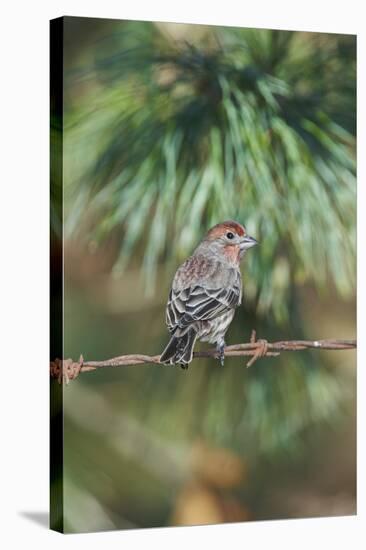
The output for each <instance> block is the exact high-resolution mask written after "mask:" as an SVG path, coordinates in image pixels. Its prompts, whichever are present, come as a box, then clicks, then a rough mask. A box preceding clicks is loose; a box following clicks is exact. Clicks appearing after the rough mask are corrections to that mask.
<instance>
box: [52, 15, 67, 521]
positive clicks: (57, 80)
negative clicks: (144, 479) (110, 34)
mask: <svg viewBox="0 0 366 550" xmlns="http://www.w3.org/2000/svg"><path fill="white" fill-rule="evenodd" d="M63 29H64V20H63V18H59V19H54V20H52V21H51V22H50V355H51V357H50V360H51V361H54V360H55V359H56V358H60V359H63V230H62V229H63V171H62V168H63V44H64V40H63ZM50 527H51V529H54V530H56V531H60V532H63V530H64V513H63V389H62V384H59V383H58V382H57V380H55V379H50Z"/></svg>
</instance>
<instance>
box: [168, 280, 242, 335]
mask: <svg viewBox="0 0 366 550" xmlns="http://www.w3.org/2000/svg"><path fill="white" fill-rule="evenodd" d="M240 296H241V288H240V286H238V285H237V284H233V285H231V286H229V287H226V288H219V289H209V288H204V287H202V286H200V285H195V286H192V287H188V288H185V289H183V290H180V291H174V290H173V289H172V290H171V291H170V294H169V300H168V305H167V309H166V322H167V325H168V327H169V329H170V331H171V332H173V331H174V329H175V328H177V327H179V328H185V327H187V326H188V325H190V324H191V323H194V322H196V321H208V320H210V319H214V318H215V317H218V316H219V315H221V314H222V313H224V312H225V311H228V310H230V309H233V308H235V307H237V306H238V305H239V304H240Z"/></svg>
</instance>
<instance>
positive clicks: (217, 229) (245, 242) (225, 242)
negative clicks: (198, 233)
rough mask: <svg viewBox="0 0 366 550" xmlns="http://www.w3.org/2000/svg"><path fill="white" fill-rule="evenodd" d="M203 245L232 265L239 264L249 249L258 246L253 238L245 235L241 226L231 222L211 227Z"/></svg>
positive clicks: (245, 232)
mask: <svg viewBox="0 0 366 550" xmlns="http://www.w3.org/2000/svg"><path fill="white" fill-rule="evenodd" d="M204 243H205V244H206V246H207V247H209V248H211V249H212V250H213V251H215V252H216V253H218V254H223V255H224V256H225V258H226V259H227V260H228V261H230V262H233V263H236V262H239V261H240V260H241V259H242V258H243V256H244V254H245V252H246V251H247V250H249V248H252V246H255V245H256V244H258V242H257V241H256V240H255V239H254V238H253V237H250V236H249V235H248V234H247V231H246V229H245V227H244V226H243V225H241V224H240V223H238V222H235V221H232V220H228V221H225V222H222V223H218V224H217V225H215V226H214V227H211V229H210V230H209V231H208V232H207V235H206V237H205V239H204Z"/></svg>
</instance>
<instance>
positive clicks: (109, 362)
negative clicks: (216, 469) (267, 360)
mask: <svg viewBox="0 0 366 550" xmlns="http://www.w3.org/2000/svg"><path fill="white" fill-rule="evenodd" d="M356 347H357V342H356V340H332V339H328V340H282V341H279V342H267V340H263V339H261V340H257V339H256V334H255V331H253V332H252V336H251V339H250V342H248V343H245V344H234V345H232V346H226V348H225V357H245V356H250V357H251V359H250V360H249V361H248V363H247V366H248V367H250V366H251V365H253V363H254V362H255V361H257V360H258V359H259V358H261V357H276V356H278V355H280V353H281V352H283V351H301V350H306V349H317V350H349V349H355V348H356ZM208 357H213V358H217V351H216V349H210V350H207V351H196V352H194V354H193V358H194V359H199V358H208ZM146 364H155V365H162V366H166V365H164V364H162V363H160V355H152V356H151V355H142V354H132V355H121V356H119V357H113V358H112V359H106V360H104V361H84V358H83V356H82V355H81V356H80V358H79V360H78V361H73V360H72V359H64V360H61V359H55V361H52V362H51V363H50V374H51V377H52V378H57V379H58V381H59V382H60V383H61V382H62V381H64V382H66V384H67V383H68V382H69V381H70V380H73V379H74V378H76V377H77V376H78V375H79V374H80V373H81V372H90V371H94V370H96V369H99V368H104V367H128V366H135V365H146Z"/></svg>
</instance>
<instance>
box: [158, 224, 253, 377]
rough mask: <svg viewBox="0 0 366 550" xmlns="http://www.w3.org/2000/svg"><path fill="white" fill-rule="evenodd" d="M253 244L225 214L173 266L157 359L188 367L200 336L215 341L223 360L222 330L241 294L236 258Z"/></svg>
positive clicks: (238, 258)
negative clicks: (164, 342) (163, 338)
mask: <svg viewBox="0 0 366 550" xmlns="http://www.w3.org/2000/svg"><path fill="white" fill-rule="evenodd" d="M256 244H258V241H257V240H256V239H255V238H254V237H251V236H249V235H248V234H247V231H246V228H245V227H244V225H242V224H240V223H238V222H236V221H234V220H227V221H224V222H221V223H218V224H216V225H215V226H213V227H211V229H209V231H208V232H207V234H206V235H205V237H204V238H203V240H202V241H201V242H200V244H199V245H198V246H197V248H196V249H195V250H194V252H193V254H192V255H191V256H190V257H189V258H187V259H186V261H185V262H184V263H183V264H182V265H181V266H180V267H179V268H178V269H177V271H176V273H175V275H174V278H173V282H172V286H171V289H170V292H169V297H168V302H167V306H166V315H165V320H166V325H167V327H168V330H169V332H170V334H171V337H170V340H169V342H168V344H167V346H166V347H165V349H164V351H163V352H162V354H161V356H160V362H161V363H163V364H170V365H177V364H179V365H181V367H182V368H184V369H187V368H188V365H189V363H190V362H191V361H192V358H193V349H194V345H195V343H196V340H199V341H202V342H208V343H210V344H215V345H216V349H217V354H218V358H219V360H220V364H221V365H222V366H223V365H224V357H225V334H226V331H227V329H228V328H229V326H230V324H231V322H232V320H233V318H234V313H235V309H236V308H237V307H238V306H240V304H241V299H242V278H241V272H240V262H241V260H242V259H243V258H244V256H245V254H246V252H247V250H249V249H250V248H252V247H253V246H255V245H256Z"/></svg>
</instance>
